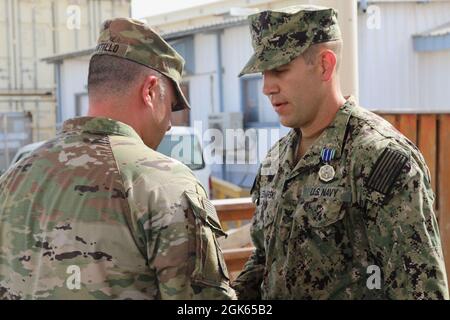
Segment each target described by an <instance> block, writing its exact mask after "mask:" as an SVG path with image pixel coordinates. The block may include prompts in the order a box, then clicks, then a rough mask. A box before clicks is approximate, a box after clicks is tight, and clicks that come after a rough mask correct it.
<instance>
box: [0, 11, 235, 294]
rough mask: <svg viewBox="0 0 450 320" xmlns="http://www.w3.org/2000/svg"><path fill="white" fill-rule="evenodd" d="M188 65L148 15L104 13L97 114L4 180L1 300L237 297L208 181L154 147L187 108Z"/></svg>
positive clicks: (94, 100) (96, 70) (95, 75)
mask: <svg viewBox="0 0 450 320" xmlns="http://www.w3.org/2000/svg"><path fill="white" fill-rule="evenodd" d="M183 63H184V61H183V59H182V58H181V56H180V55H178V53H176V52H175V51H174V49H173V48H171V47H170V46H169V45H168V44H167V43H166V42H165V41H164V40H163V39H162V38H161V37H160V36H159V35H157V34H156V33H155V32H154V31H153V30H152V29H150V28H149V27H148V26H146V25H145V24H143V23H142V22H139V21H136V20H131V19H114V20H110V21H107V22H105V24H104V26H103V29H102V31H101V34H100V38H99V44H98V46H97V48H96V51H95V53H94V55H93V57H92V58H91V62H90V70H89V80H88V89H89V103H90V109H89V116H88V117H80V118H74V119H70V120H68V121H66V122H65V123H64V125H63V128H62V131H61V133H59V135H58V136H57V137H56V138H55V139H53V140H50V141H48V142H47V143H45V144H44V146H42V147H41V148H39V149H38V150H36V151H35V152H33V153H32V154H31V155H30V156H28V157H27V158H25V159H23V160H22V161H20V162H19V163H18V164H17V165H16V166H15V167H13V168H12V169H10V170H9V171H8V172H7V173H6V174H5V175H4V176H2V177H1V179H0V298H3V299H230V298H235V293H234V291H233V290H232V289H231V288H230V286H229V280H228V273H227V269H226V266H225V263H224V260H223V256H222V254H221V251H220V249H219V248H218V245H217V240H216V237H218V236H222V235H224V232H223V231H222V229H221V226H220V223H219V220H218V217H217V214H216V212H215V209H214V207H213V206H212V205H211V203H210V202H209V201H208V199H207V195H206V193H205V190H204V189H203V187H202V186H201V185H200V183H199V182H198V181H197V179H196V178H195V177H194V175H193V173H192V172H191V171H190V170H189V169H188V168H187V167H186V166H184V165H183V164H181V163H180V162H178V161H175V160H173V159H171V158H169V157H166V156H164V155H162V154H160V153H158V152H156V151H154V149H155V148H156V147H157V145H158V144H159V142H160V141H161V138H162V137H163V135H164V133H165V131H166V130H167V129H168V128H169V127H170V114H171V111H173V110H180V109H185V108H189V106H188V103H187V101H186V99H185V97H184V96H183V93H182V92H181V90H180V87H179V83H180V78H181V74H182V69H183Z"/></svg>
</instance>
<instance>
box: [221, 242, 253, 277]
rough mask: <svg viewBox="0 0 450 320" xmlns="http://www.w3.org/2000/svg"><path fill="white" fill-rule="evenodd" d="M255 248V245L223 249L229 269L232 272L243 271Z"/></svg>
mask: <svg viewBox="0 0 450 320" xmlns="http://www.w3.org/2000/svg"><path fill="white" fill-rule="evenodd" d="M253 250H255V248H254V247H248V248H238V249H227V250H223V257H224V258H225V263H226V264H227V268H228V270H229V271H230V272H233V271H241V270H242V269H243V268H244V265H245V263H246V262H247V260H248V258H249V257H250V255H251V254H252V253H253Z"/></svg>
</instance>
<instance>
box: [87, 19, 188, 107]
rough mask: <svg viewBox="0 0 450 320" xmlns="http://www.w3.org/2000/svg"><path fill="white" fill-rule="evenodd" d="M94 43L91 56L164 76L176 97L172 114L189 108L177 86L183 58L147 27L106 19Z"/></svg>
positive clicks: (135, 22) (124, 20)
mask: <svg viewBox="0 0 450 320" xmlns="http://www.w3.org/2000/svg"><path fill="white" fill-rule="evenodd" d="M97 42H98V45H97V47H96V49H95V51H94V53H93V55H101V54H107V55H112V56H116V57H120V58H124V59H128V60H131V61H134V62H136V63H139V64H142V65H144V66H146V67H149V68H151V69H154V70H156V71H158V72H160V73H162V74H163V75H165V76H167V77H168V78H169V79H170V80H172V82H173V84H174V88H175V92H176V95H177V103H176V105H175V106H174V108H173V111H178V110H183V109H190V107H189V103H188V101H187V100H186V97H185V96H184V94H183V91H182V90H181V87H180V82H181V76H182V74H183V66H184V59H183V57H181V56H180V55H179V54H178V52H176V51H175V49H173V48H172V47H171V46H170V45H169V44H168V43H167V42H166V41H164V39H163V38H161V36H160V35H159V34H158V33H156V32H155V31H154V30H153V29H152V28H150V27H149V26H148V25H146V24H145V23H143V22H142V21H139V20H135V19H129V18H115V19H112V20H106V21H105V22H104V23H103V27H102V30H101V31H100V36H99V38H98V41H97Z"/></svg>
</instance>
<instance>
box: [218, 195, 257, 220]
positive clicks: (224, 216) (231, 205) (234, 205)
mask: <svg viewBox="0 0 450 320" xmlns="http://www.w3.org/2000/svg"><path fill="white" fill-rule="evenodd" d="M211 202H212V204H213V205H214V207H215V208H216V211H217V215H218V216H219V220H220V221H237V220H251V219H252V218H253V214H254V212H255V204H254V203H253V202H252V200H251V198H248V197H247V198H236V199H220V200H211Z"/></svg>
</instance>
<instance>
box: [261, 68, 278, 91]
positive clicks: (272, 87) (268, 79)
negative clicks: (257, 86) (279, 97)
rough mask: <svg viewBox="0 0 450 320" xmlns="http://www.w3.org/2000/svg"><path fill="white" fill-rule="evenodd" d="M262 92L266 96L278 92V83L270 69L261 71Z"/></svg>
mask: <svg viewBox="0 0 450 320" xmlns="http://www.w3.org/2000/svg"><path fill="white" fill-rule="evenodd" d="M263 93H264V94H265V95H266V96H270V95H271V94H275V93H278V85H277V83H276V81H275V77H274V76H273V74H272V72H270V71H265V72H263Z"/></svg>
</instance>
